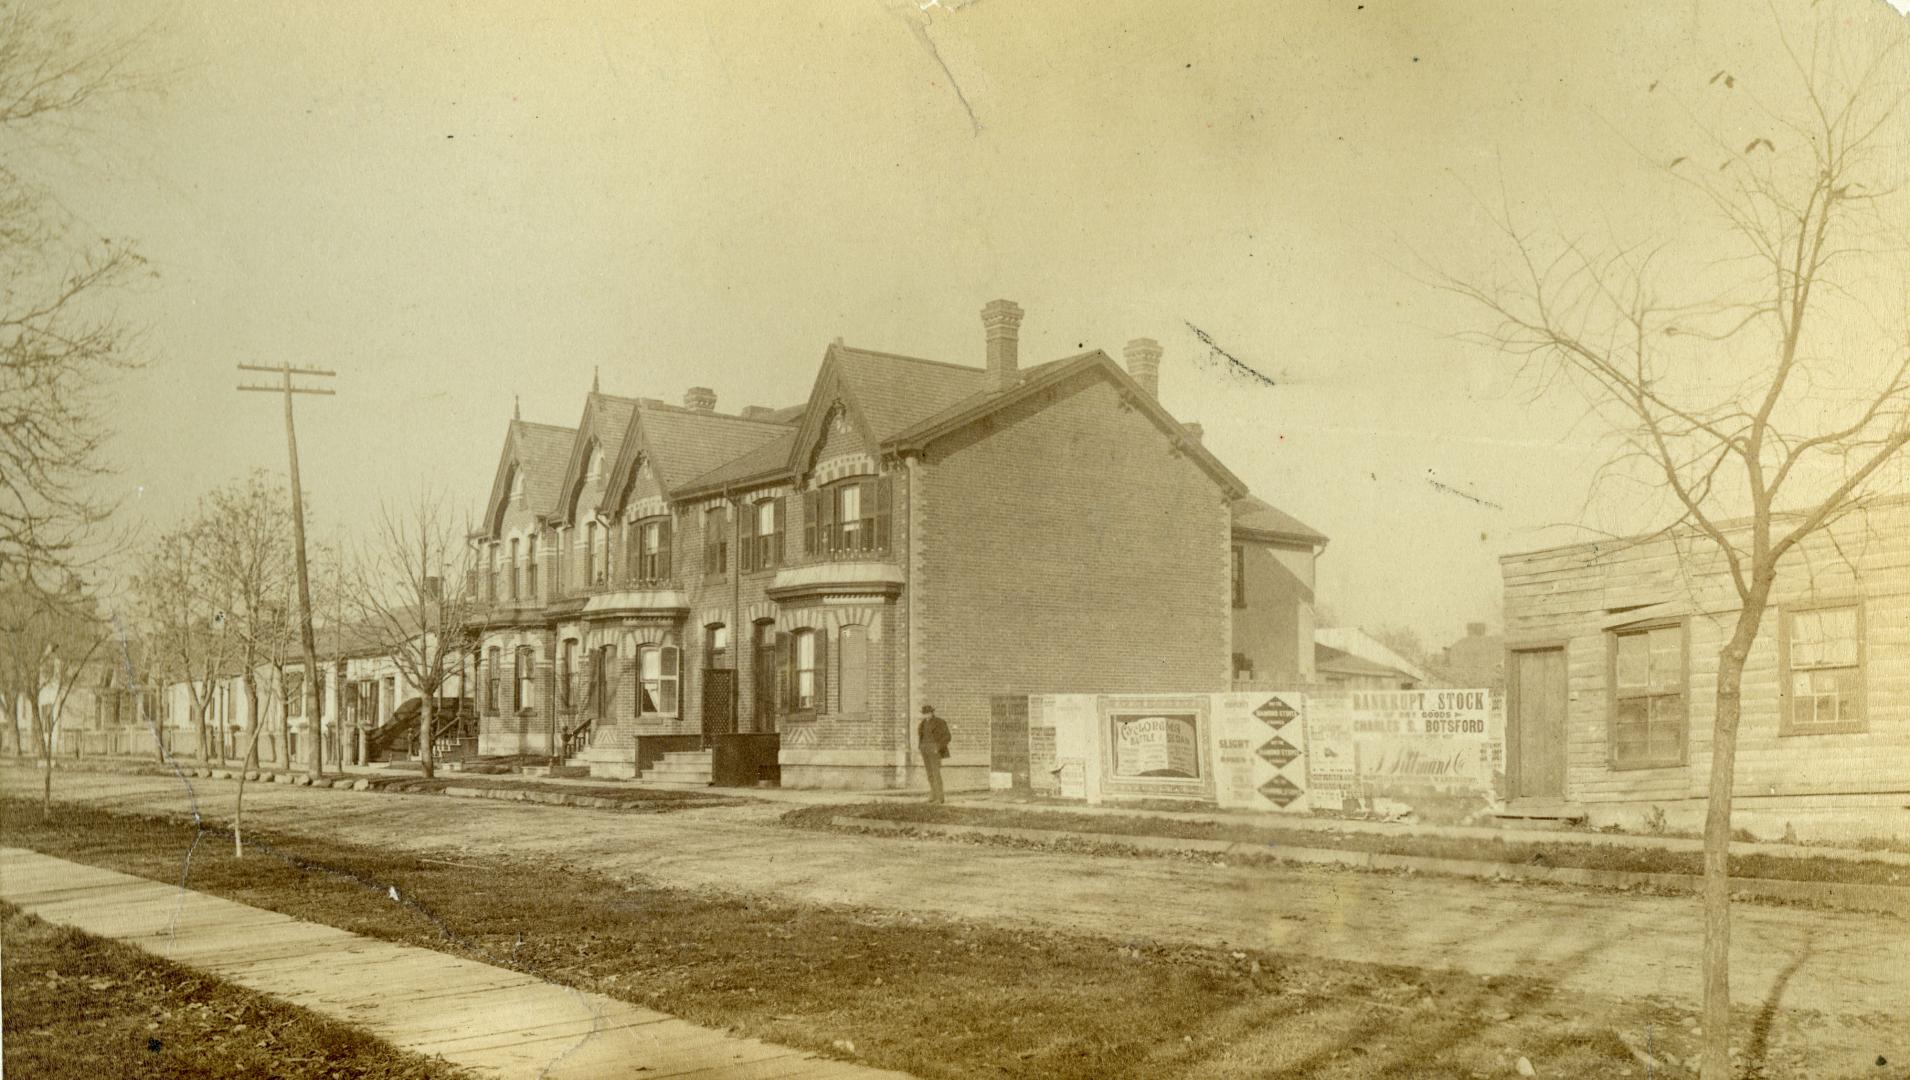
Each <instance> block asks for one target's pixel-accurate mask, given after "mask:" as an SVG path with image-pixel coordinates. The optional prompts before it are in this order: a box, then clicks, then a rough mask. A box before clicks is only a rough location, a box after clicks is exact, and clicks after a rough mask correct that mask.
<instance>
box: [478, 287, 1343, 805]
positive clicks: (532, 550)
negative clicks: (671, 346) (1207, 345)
mask: <svg viewBox="0 0 1910 1080" xmlns="http://www.w3.org/2000/svg"><path fill="white" fill-rule="evenodd" d="M982 318H983V324H984V331H985V333H984V338H985V341H984V344H985V349H984V352H985V356H986V363H985V365H984V366H981V367H976V366H969V365H961V364H950V363H942V362H938V361H932V360H924V359H918V358H914V357H907V356H898V355H895V354H891V353H882V352H875V351H871V350H867V349H859V348H852V347H849V346H847V345H844V344H842V343H840V342H837V343H835V344H833V345H831V346H829V347H828V348H827V349H826V350H825V352H824V354H823V357H822V362H821V365H820V367H819V368H818V370H817V373H816V377H815V380H814V383H813V385H812V388H811V391H810V394H809V398H808V400H807V401H805V402H803V403H802V404H800V405H797V406H792V407H789V408H783V409H765V408H750V409H745V410H743V411H742V412H741V413H740V414H736V415H730V414H725V413H720V412H718V411H716V407H715V406H716V397H715V395H714V394H713V393H711V392H710V391H708V390H706V389H702V388H695V389H692V390H690V391H689V393H688V394H687V395H686V396H685V398H684V399H683V404H682V405H673V404H667V403H665V402H662V401H659V400H655V399H649V398H623V397H615V396H612V395H609V394H604V393H600V392H598V391H596V389H595V388H593V390H592V392H591V394H590V395H589V396H588V397H587V399H586V401H585V405H584V409H583V413H582V415H581V416H580V417H579V419H578V422H577V424H576V425H575V426H574V427H553V426H547V425H541V424H532V423H527V422H524V421H522V420H513V421H512V422H511V424H510V425H509V427H508V429H507V432H506V437H505V444H504V448H503V451H502V453H501V455H500V457H499V459H498V464H497V470H496V474H495V481H494V483H493V489H492V494H491V497H490V501H489V504H488V506H487V508H486V512H485V516H484V519H483V526H482V528H481V529H480V530H479V532H478V533H477V535H475V536H474V537H473V541H474V544H475V547H476V551H477V553H478V559H479V567H480V573H479V574H478V575H477V579H476V586H475V587H477V588H478V589H480V590H482V598H483V599H484V600H485V601H486V602H487V608H486V615H485V617H484V619H483V620H482V622H481V625H479V626H477V627H474V628H473V630H474V634H475V637H474V645H475V648H476V650H477V654H478V657H479V661H480V668H481V670H482V671H484V672H485V673H486V674H485V676H484V677H482V678H480V680H479V686H480V698H481V700H480V702H479V710H480V714H481V716H482V717H483V721H482V734H481V737H480V746H481V749H482V750H483V752H485V753H490V754H511V753H528V754H547V753H549V754H554V755H561V756H562V757H564V758H565V759H567V760H569V761H571V762H573V763H578V764H588V765H589V766H590V767H591V768H592V770H593V772H594V773H597V774H600V775H625V776H628V775H633V774H638V773H641V774H643V775H645V776H646V777H647V778H649V779H651V780H653V781H671V780H675V781H678V782H683V783H691V784H700V783H708V782H710V781H711V780H712V779H715V780H717V781H719V782H726V783H750V782H754V781H756V780H759V779H760V780H766V781H779V782H780V783H782V784H784V785H790V786H844V787H903V786H913V785H917V784H919V783H921V773H920V761H919V759H918V758H917V756H916V754H915V753H914V729H915V724H916V719H917V717H918V711H919V709H920V707H921V706H922V705H923V704H933V705H934V706H935V707H936V708H937V710H938V712H939V713H940V714H941V715H942V717H943V718H944V719H945V720H946V721H947V722H948V724H949V726H950V728H951V729H952V733H953V744H952V747H951V756H950V758H949V761H948V765H947V768H946V775H947V777H948V779H949V781H950V783H951V784H952V785H954V786H983V785H985V784H986V782H987V771H988V766H989V739H990V733H989V702H990V697H991V695H995V694H1008V693H1022V694H1026V693H1053V692H1137V691H1205V690H1220V689H1225V688H1226V687H1227V685H1228V682H1229V678H1230V675H1231V673H1232V669H1233V667H1234V665H1235V663H1236V660H1235V656H1236V654H1237V652H1238V651H1239V648H1238V647H1237V646H1236V643H1235V636H1236V633H1237V632H1239V631H1237V629H1236V628H1237V627H1238V626H1240V625H1241V623H1242V620H1243V619H1247V620H1249V621H1250V622H1251V621H1252V620H1261V621H1278V622H1280V623H1281V625H1278V626H1261V625H1252V626H1250V629H1251V630H1252V631H1253V634H1252V640H1253V641H1256V642H1260V641H1264V642H1270V643H1273V644H1269V645H1267V646H1265V647H1264V648H1261V649H1260V651H1261V652H1262V653H1263V654H1264V658H1263V660H1262V664H1263V666H1264V667H1265V669H1267V671H1268V674H1269V677H1280V676H1281V675H1282V674H1283V671H1282V668H1281V665H1283V664H1284V665H1286V666H1287V668H1288V669H1289V670H1288V671H1287V672H1284V674H1288V675H1289V677H1297V676H1298V674H1299V672H1298V668H1299V666H1300V664H1301V663H1302V657H1303V656H1304V653H1305V650H1303V649H1301V648H1300V647H1299V645H1298V644H1297V643H1298V642H1304V641H1310V639H1311V618H1312V615H1311V609H1312V595H1311V591H1310V588H1311V582H1312V565H1311V560H1312V558H1313V556H1314V555H1315V554H1316V553H1317V551H1318V550H1319V548H1320V547H1321V546H1323V545H1324V543H1325V539H1324V538H1323V537H1320V536H1319V535H1318V534H1317V533H1314V532H1313V531H1312V530H1310V529H1307V528H1306V527H1305V526H1304V525H1302V524H1300V523H1299V522H1296V521H1293V520H1292V519H1290V518H1287V517H1285V515H1281V514H1279V512H1278V511H1276V510H1274V509H1273V508H1272V507H1271V506H1269V505H1268V504H1266V503H1263V502H1260V501H1258V500H1252V501H1247V500H1246V499H1245V497H1246V495H1247V492H1246V488H1245V486H1244V485H1243V484H1241V482H1240V481H1239V480H1238V479H1237V478H1236V477H1235V476H1234V475H1233V474H1232V473H1231V472H1229V471H1228V470H1227V468H1226V467H1225V466H1223V465H1222V464H1221V463H1220V462H1219V461H1218V460H1216V459H1215V458H1214V456H1213V455H1212V454H1211V453H1209V452H1208V451H1207V450H1206V449H1205V448H1204V447H1203V446H1202V444H1201V440H1200V437H1199V432H1198V429H1197V428H1192V427H1190V426H1187V425H1183V424H1181V423H1180V422H1179V421H1177V420H1175V419H1174V418H1173V417H1172V416H1170V415H1169V414H1168V413H1167V412H1166V411H1165V410H1164V409H1163V408H1162V407H1161V406H1160V404H1159V402H1158V401H1156V399H1155V389H1156V378H1157V372H1158V365H1159V361H1160V354H1161V350H1160V347H1159V346H1158V345H1156V344H1154V343H1153V342H1151V341H1146V340H1140V341H1136V342H1133V343H1130V345H1129V347H1128V350H1127V360H1128V368H1127V369H1126V370H1124V369H1123V368H1122V367H1121V366H1119V365H1117V364H1115V363H1114V362H1113V361H1111V360H1110V359H1109V358H1108V357H1107V356H1106V355H1105V354H1103V353H1101V352H1099V351H1093V352H1086V353H1082V354H1079V355H1076V356H1071V357H1067V358H1064V359H1060V360H1055V361H1051V362H1048V363H1043V364H1039V365H1034V366H1029V367H1023V366H1022V365H1021V364H1020V362H1019V356H1018V351H1019V350H1018V326H1019V324H1020V320H1021V309H1020V308H1018V307H1016V306H1015V305H1014V304H1011V303H1008V302H1006V301H996V302H994V303H991V304H989V305H988V306H987V307H986V308H985V309H984V310H983V313H982ZM1275 526H1278V527H1277V528H1276V527H1275ZM1137 537H1145V538H1146V542H1145V543H1136V542H1135V539H1136V538H1137ZM1243 545H1244V546H1246V547H1247V548H1249V549H1252V550H1251V552H1250V554H1251V556H1252V557H1249V558H1242V557H1241V553H1240V548H1241V547H1242V546H1243ZM1269 545H1270V546H1274V547H1277V548H1278V559H1279V562H1280V565H1281V573H1280V575H1278V582H1279V583H1281V587H1280V588H1261V587H1258V586H1259V585H1260V583H1259V582H1257V581H1251V580H1243V578H1242V573H1243V569H1244V570H1245V571H1246V572H1247V573H1249V574H1253V573H1258V571H1257V570H1256V569H1255V568H1257V567H1260V566H1261V565H1263V562H1264V561H1265V560H1262V559H1260V557H1259V552H1258V548H1259V547H1260V546H1269ZM1296 581H1297V582H1301V583H1302V585H1301V586H1295V585H1293V582H1296ZM1239 633H1241V637H1242V639H1243V640H1244V639H1246V638H1247V637H1248V636H1249V635H1247V634H1245V633H1244V632H1239ZM1256 648H1259V646H1256Z"/></svg>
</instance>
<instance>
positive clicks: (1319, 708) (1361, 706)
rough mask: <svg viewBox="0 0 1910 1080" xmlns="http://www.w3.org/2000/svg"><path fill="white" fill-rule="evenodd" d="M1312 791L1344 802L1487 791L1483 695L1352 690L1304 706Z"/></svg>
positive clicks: (1487, 708)
mask: <svg viewBox="0 0 1910 1080" xmlns="http://www.w3.org/2000/svg"><path fill="white" fill-rule="evenodd" d="M1309 712H1310V715H1309V718H1308V719H1309V721H1310V725H1309V730H1310V733H1311V734H1312V735H1313V737H1314V746H1315V748H1316V750H1315V760H1314V762H1313V765H1312V773H1311V775H1312V779H1313V786H1314V791H1315V792H1316V793H1318V794H1319V795H1320V800H1319V801H1324V798H1325V792H1327V791H1328V790H1337V791H1340V792H1341V793H1342V794H1341V797H1342V798H1344V797H1345V796H1346V795H1354V796H1372V795H1389V796H1395V797H1402V796H1406V795H1411V794H1415V793H1418V794H1424V793H1427V792H1438V793H1442V794H1448V793H1449V794H1475V793H1485V792H1489V791H1490V790H1491V789H1492V757H1493V752H1494V742H1495V740H1494V738H1493V735H1492V732H1491V728H1492V726H1493V725H1492V724H1491V713H1492V695H1491V693H1490V692H1489V691H1487V690H1371V691H1362V690H1355V691H1350V692H1348V693H1345V694H1341V695H1334V696H1332V697H1315V698H1313V699H1312V701H1311V703H1310V709H1309Z"/></svg>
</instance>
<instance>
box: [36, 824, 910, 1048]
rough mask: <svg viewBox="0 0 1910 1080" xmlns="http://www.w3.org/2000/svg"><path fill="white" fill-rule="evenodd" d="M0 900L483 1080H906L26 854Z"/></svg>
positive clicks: (440, 956)
mask: <svg viewBox="0 0 1910 1080" xmlns="http://www.w3.org/2000/svg"><path fill="white" fill-rule="evenodd" d="M0 899H4V900H6V901H7V902H8V903H11V904H14V905H16V906H18V907H19V908H21V909H22V910H25V911H28V912H30V913H32V914H34V915H37V916H39V917H40V918H42V919H45V920H46V921H48V922H51V923H56V924H60V925H65V926H71V927H74V928H76V929H79V930H83V931H85V932H87V933H89V934H95V935H97V936H100V937H105V938H112V939H114V940H117V941H123V942H126V943H128V944H131V945H136V946H138V947H139V948H141V949H144V950H146V951H147V952H151V953H153V954H155V955H158V956H162V957H165V958H166V959H168V960H171V961H173V962H175V963H179V964H183V965H185V966H188V967H192V968H197V969H199V970H201V971H205V972H208V973H211V974H214V975H217V976H219V977H221V978H224V979H227V980H229V981H231V982H233V983H236V984H238V985H239V986H243V987H246V988H247V989H250V990H257V991H259V992H261V993H266V994H271V995H273V996H274V997H278V998H280V999H282V1000H285V1001H289V1002H291V1003H293V1004H296V1005H301V1006H304V1007H305V1008H308V1009H311V1010H312V1011H313V1012H317V1013H320V1014H323V1015H325V1016H327V1017H330V1018H332V1019H334V1020H338V1021H341V1022H343V1023H346V1024H350V1025H351V1026H352V1027H355V1028H357V1029H359V1030H361V1031H366V1032H369V1033H371V1034H373V1035H376V1036H378V1037H379V1038H382V1039H384V1040H386V1041H387V1042H390V1043H391V1044H392V1045H394V1046H397V1047H398V1048H400V1049H403V1050H410V1051H413V1052H416V1053H420V1054H425V1055H441V1056H442V1057H443V1058H444V1059H445V1060H447V1061H450V1062H452V1063H454V1064H458V1065H463V1066H467V1067H469V1068H471V1069H474V1070H477V1071H479V1072H482V1073H484V1074H487V1075H492V1076H499V1077H545V1078H549V1080H586V1078H602V1077H634V1076H641V1077H645V1078H658V1080H660V1078H665V1077H685V1078H689V1077H693V1078H696V1080H719V1078H720V1080H729V1078H736V1080H772V1078H777V1080H884V1078H886V1080H909V1078H908V1076H907V1074H905V1073H898V1072H885V1071H881V1070H876V1069H870V1068H865V1067H863V1066H860V1065H854V1064H851V1063H848V1062H842V1061H835V1060H832V1059H829V1058H819V1057H815V1056H812V1055H810V1054H808V1053H806V1052H805V1051H801V1050H796V1049H793V1048H790V1047H787V1046H779V1045H776V1044H774V1043H766V1042H762V1041H759V1040H756V1039H746V1038H740V1037H737V1036H733V1035H728V1034H725V1033H723V1032H720V1031H714V1030H711V1029H709V1028H705V1027H699V1026H697V1025H695V1024H691V1023H688V1022H686V1021H683V1020H678V1019H676V1018H675V1017H672V1016H669V1015H667V1014H664V1013H660V1012H654V1011H652V1010H649V1009H644V1008H640V1007H638V1006H635V1005H631V1004H629V1003H628V1002H623V1001H618V1000H616V999H615V998H609V997H605V996H603V995H601V994H592V993H586V992H584V991H581V990H574V989H571V988H568V987H563V986H558V985H556V984H554V983H548V982H544V981H543V980H541V979H537V978H535V977H533V976H530V975H526V974H523V973H522V972H516V971H511V970H508V969H506V968H500V967H495V966H493V965H490V964H482V963H478V962H476V961H473V960H465V959H461V958H459V957H455V956H449V955H446V954H444V953H439V952H433V951H432V950H429V949H419V948H414V947H412V946H408V945H395V944H392V943H390V942H384V941H378V940H375V939H373V938H368V937H363V936H361V935H358V934H353V933H348V932H346V931H344V930H339V929H336V928H335V927H330V926H321V925H319V924H317V923H309V922H303V921H300V920H298V919H295V918H292V917H291V916H289V915H281V914H279V913H277V912H274V911H266V910H263V909H261V908H255V907H250V906H248V905H245V904H239V903H234V902H233V901H230V900H223V899H220V898H219V897H216V896H209V895H207V894H205V893H200V892H194V891H192V890H190V889H181V888H178V887H177V886H172V885H166V884H163V883H160V882H156V881H149V880H147V879H145V878H138V877H133V876H131V875H128V874H121V873H117V872H115V871H112V870H103V869H100V868H98V867H94V866H85V865H82V864H79V863H72V862H67V861H66V860H64V859H56V858H52V857H51V856H47V855H42V854H39V853H38V852H32V851H23V850H20V849H17V848H0Z"/></svg>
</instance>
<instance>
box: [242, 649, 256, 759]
mask: <svg viewBox="0 0 1910 1080" xmlns="http://www.w3.org/2000/svg"><path fill="white" fill-rule="evenodd" d="M245 726H246V728H247V730H248V731H249V733H250V734H249V735H248V736H247V738H246V743H245V765H244V769H245V771H246V772H258V771H259V680H258V677H257V676H255V675H253V673H252V672H251V671H250V670H248V671H246V673H245ZM240 782H241V783H243V782H244V781H243V780H241V781H240Z"/></svg>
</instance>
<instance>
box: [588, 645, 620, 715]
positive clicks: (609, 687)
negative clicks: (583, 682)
mask: <svg viewBox="0 0 1910 1080" xmlns="http://www.w3.org/2000/svg"><path fill="white" fill-rule="evenodd" d="M616 689H617V647H616V646H615V645H603V646H600V647H598V648H597V649H595V650H594V651H592V652H591V654H590V700H589V701H588V702H587V703H586V704H588V705H589V706H590V711H591V714H592V715H594V716H596V717H597V718H598V719H600V720H601V719H603V718H604V717H607V716H609V715H610V710H611V707H612V696H613V695H614V694H615V692H616Z"/></svg>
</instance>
